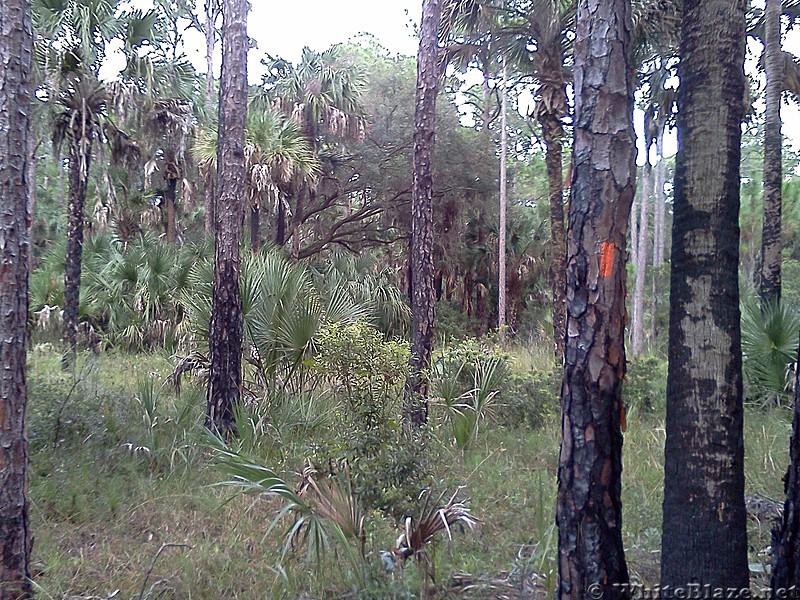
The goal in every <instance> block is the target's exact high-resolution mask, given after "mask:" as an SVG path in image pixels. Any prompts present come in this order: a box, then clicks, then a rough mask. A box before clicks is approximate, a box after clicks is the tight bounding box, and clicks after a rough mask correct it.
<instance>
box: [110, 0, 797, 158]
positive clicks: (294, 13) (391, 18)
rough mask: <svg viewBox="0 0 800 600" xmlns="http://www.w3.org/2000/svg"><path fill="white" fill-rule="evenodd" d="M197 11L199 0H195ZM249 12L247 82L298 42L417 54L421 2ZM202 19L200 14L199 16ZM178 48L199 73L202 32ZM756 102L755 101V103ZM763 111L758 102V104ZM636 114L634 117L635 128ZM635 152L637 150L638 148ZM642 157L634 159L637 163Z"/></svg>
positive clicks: (298, 4) (339, 1) (786, 121)
mask: <svg viewBox="0 0 800 600" xmlns="http://www.w3.org/2000/svg"><path fill="white" fill-rule="evenodd" d="M196 3H197V5H198V10H200V11H202V7H203V3H204V2H203V0H196ZM130 4H131V5H133V6H136V7H139V8H143V9H147V8H151V7H152V5H153V3H152V0H130ZM250 4H251V11H250V15H249V20H248V33H249V35H250V37H251V38H252V39H254V40H255V43H256V44H257V48H256V49H255V50H253V51H251V52H250V59H249V64H248V69H249V72H248V78H249V80H250V82H251V83H258V82H260V81H261V76H262V74H263V73H264V67H263V66H262V65H261V59H262V58H263V57H264V55H265V53H269V54H271V55H273V56H280V57H282V58H285V59H287V60H289V61H291V62H297V61H298V60H299V59H300V55H301V52H302V49H303V47H304V46H309V47H311V48H312V49H313V50H317V51H322V50H326V49H327V48H329V47H330V46H332V45H333V44H336V43H339V42H346V41H351V40H352V41H357V40H358V39H359V38H360V37H363V36H372V37H374V38H375V39H376V40H377V41H378V42H379V43H380V44H381V45H382V46H384V47H385V48H386V49H387V50H388V51H389V52H391V53H397V54H405V55H414V54H416V52H417V39H416V38H415V33H414V32H415V29H416V26H417V24H418V23H419V18H420V11H421V6H422V2H421V0H294V1H292V0H290V1H289V2H274V1H272V0H250ZM201 22H202V17H201ZM758 46H759V44H758V43H757V42H754V41H752V40H751V41H749V42H748V47H749V49H751V50H753V51H755V52H758V51H759V50H760V49H759V47H758ZM783 46H784V49H785V50H789V51H791V52H793V53H794V54H796V55H797V54H800V31H797V30H792V31H789V33H788V35H786V36H785V39H784V43H783ZM184 51H185V52H186V55H187V56H188V57H189V59H190V60H191V61H192V63H193V64H194V66H195V68H196V69H197V70H198V72H200V73H205V69H206V64H205V42H204V39H203V36H202V33H200V32H199V31H196V30H189V31H187V33H186V36H185V40H184ZM219 54H220V49H219V44H217V51H216V55H217V56H216V61H215V68H216V75H217V76H219ZM754 66H755V60H754V59H753V57H752V53H751V52H749V53H748V69H747V70H748V71H749V72H753V70H754ZM121 68H122V65H121V57H117V59H116V60H114V59H113V57H112V59H111V60H110V61H109V64H108V65H107V67H106V69H104V74H105V76H107V77H109V78H111V77H114V76H115V75H116V73H117V72H118V71H119V69H121ZM757 106H758V105H757ZM761 110H763V102H761ZM782 118H783V133H784V135H785V136H787V142H788V144H787V145H788V146H790V147H791V148H793V149H794V150H796V151H800V108H798V106H797V104H796V103H794V102H786V101H784V103H783V109H782ZM641 120H642V116H641V114H637V118H636V119H635V121H636V125H637V131H639V132H640V131H641V127H642V125H641ZM676 145H677V143H676V139H675V135H674V131H673V132H671V134H668V135H667V138H666V139H665V148H664V150H665V154H666V155H668V156H669V155H672V154H674V153H675V150H676ZM640 156H641V152H640ZM641 162H642V160H641V158H640V160H639V163H641Z"/></svg>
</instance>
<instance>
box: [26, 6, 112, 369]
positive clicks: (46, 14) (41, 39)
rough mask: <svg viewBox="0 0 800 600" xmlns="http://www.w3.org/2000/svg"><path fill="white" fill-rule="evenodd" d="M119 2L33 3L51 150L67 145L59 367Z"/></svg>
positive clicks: (70, 328) (74, 318) (68, 338)
mask: <svg viewBox="0 0 800 600" xmlns="http://www.w3.org/2000/svg"><path fill="white" fill-rule="evenodd" d="M118 4H119V0H74V1H67V0H35V1H34V11H33V14H34V28H35V30H36V33H37V36H36V48H35V50H36V54H37V59H38V63H39V64H38V67H39V70H40V76H41V77H42V78H43V80H44V88H45V90H46V92H47V94H48V97H49V99H50V100H51V101H52V102H53V104H54V105H55V106H56V107H57V108H56V111H57V113H56V122H55V126H54V139H55V142H56V152H57V153H58V152H59V150H58V149H59V148H60V145H61V142H62V141H63V140H67V141H68V146H69V150H68V154H69V202H68V209H67V210H68V215H67V254H66V267H65V273H64V341H65V342H66V343H67V353H66V354H65V363H64V364H65V366H67V365H69V364H71V363H72V361H73V357H74V354H75V348H76V335H77V324H78V302H79V291H80V280H81V254H82V245H83V213H84V204H85V200H86V191H87V186H88V180H89V167H90V163H91V159H92V145H93V143H94V142H95V141H96V140H97V139H98V138H100V136H101V127H102V124H101V123H102V118H103V116H104V114H105V110H106V102H107V94H106V89H105V87H104V86H103V84H102V83H101V82H100V81H99V79H98V72H99V70H100V64H101V61H102V59H103V57H104V56H105V47H106V43H107V42H108V41H109V40H110V39H111V38H112V37H114V36H116V35H117V34H118V33H119V25H118V21H117V20H116V19H115V16H116V9H117V6H118Z"/></svg>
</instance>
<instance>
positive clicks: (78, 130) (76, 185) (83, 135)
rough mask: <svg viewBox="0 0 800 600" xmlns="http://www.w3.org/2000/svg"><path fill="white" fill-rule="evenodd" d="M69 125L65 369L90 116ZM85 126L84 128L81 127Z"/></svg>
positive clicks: (77, 285)
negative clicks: (82, 121) (71, 125)
mask: <svg viewBox="0 0 800 600" xmlns="http://www.w3.org/2000/svg"><path fill="white" fill-rule="evenodd" d="M76 121H78V122H77V123H76V124H75V125H74V126H73V128H72V131H71V133H70V138H69V183H68V186H69V192H68V193H69V201H68V205H67V256H66V261H65V264H64V342H65V344H66V346H67V347H66V352H65V354H64V359H63V364H62V366H64V367H65V368H69V367H71V366H72V365H73V364H74V363H75V353H76V350H77V337H78V317H79V315H78V308H79V304H80V293H81V261H82V259H83V218H84V215H83V213H84V204H85V203H86V190H87V186H88V183H89V167H90V165H91V160H92V138H93V137H94V128H93V125H94V123H93V120H92V118H91V116H88V115H87V116H86V117H84V121H85V123H80V121H81V119H80V118H77V119H76ZM84 125H85V127H84Z"/></svg>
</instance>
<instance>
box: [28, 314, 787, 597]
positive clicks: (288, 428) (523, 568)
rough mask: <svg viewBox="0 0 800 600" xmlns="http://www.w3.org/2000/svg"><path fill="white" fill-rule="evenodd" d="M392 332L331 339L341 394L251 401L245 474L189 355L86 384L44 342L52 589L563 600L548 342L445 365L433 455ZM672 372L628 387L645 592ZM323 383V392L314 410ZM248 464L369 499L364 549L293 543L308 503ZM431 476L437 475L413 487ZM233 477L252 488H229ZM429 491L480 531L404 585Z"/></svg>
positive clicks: (347, 332)
mask: <svg viewBox="0 0 800 600" xmlns="http://www.w3.org/2000/svg"><path fill="white" fill-rule="evenodd" d="M376 332H377V330H375V329H372V328H369V327H367V326H364V325H360V324H354V325H346V326H341V327H328V328H327V329H324V330H323V331H322V333H321V334H320V338H319V343H318V350H317V352H316V353H315V355H314V358H313V360H311V361H308V364H307V365H306V366H307V368H308V369H309V371H310V372H317V373H320V372H325V373H326V375H325V378H324V379H325V383H324V385H320V386H319V387H318V388H315V387H314V386H311V385H309V386H308V388H307V390H308V391H307V392H306V393H305V394H299V395H291V396H289V395H287V396H285V397H283V398H281V399H277V398H275V397H266V396H265V397H264V398H260V399H259V401H255V400H254V401H253V402H252V403H250V404H249V407H248V409H247V410H246V411H243V412H242V414H241V415H240V416H239V419H238V430H239V433H240V439H239V440H238V441H237V442H236V443H235V444H234V445H233V447H232V448H233V449H232V451H230V452H232V453H233V454H236V455H237V456H238V457H239V458H240V459H241V460H239V461H238V462H237V461H233V462H231V461H230V460H225V457H224V456H222V455H220V453H219V448H216V447H215V445H214V444H213V443H212V442H211V441H210V439H209V436H208V434H207V433H206V432H205V430H204V428H203V426H202V425H203V419H204V410H205V395H204V392H203V390H202V387H201V386H200V385H199V382H198V381H197V380H192V379H191V378H189V379H187V380H185V381H184V382H183V384H182V385H181V387H180V393H177V392H176V390H175V386H174V380H173V379H172V377H171V376H172V374H173V370H174V360H172V358H171V356H170V355H169V353H167V352H165V351H156V352H153V353H150V354H142V353H140V354H135V355H133V354H126V353H123V352H120V351H112V352H109V353H103V354H94V353H92V352H89V351H87V352H84V353H83V354H82V355H81V356H80V357H79V361H78V364H77V366H76V370H75V372H74V375H73V374H72V373H66V372H62V371H61V369H60V367H59V363H60V355H59V354H58V353H57V352H56V351H55V349H54V348H53V347H52V346H51V345H50V344H48V343H40V344H38V345H37V346H36V347H35V348H34V349H33V351H32V353H31V367H32V368H31V372H30V377H29V385H30V394H31V399H30V412H29V436H30V443H31V480H30V494H31V506H32V522H33V523H34V527H35V532H36V539H35V545H34V554H33V566H34V571H35V574H36V577H35V581H36V584H37V587H38V589H39V592H40V596H41V597H43V598H49V597H52V598H62V597H83V598H86V597H98V598H107V597H111V596H112V595H113V594H114V593H115V592H116V594H117V596H116V597H122V598H131V597H132V598H139V597H141V598H157V597H170V598H190V597H191V598H221V597H225V598H286V597H306V598H309V597H314V598H343V597H352V598H405V597H408V598H411V597H417V596H418V594H419V592H420V586H421V585H422V584H423V581H425V585H426V586H430V587H432V588H434V587H435V590H436V593H437V594H438V595H439V597H448V596H450V595H459V596H461V595H466V596H467V597H470V596H472V597H486V598H490V597H497V596H498V595H500V594H505V595H507V596H508V597H531V595H532V594H533V595H534V597H541V598H545V597H550V593H551V592H552V590H553V588H554V586H555V584H556V577H557V565H556V563H555V560H556V537H557V532H556V529H555V526H554V517H553V510H554V507H553V502H552V498H553V495H554V488H555V474H556V469H557V461H558V430H559V427H558V417H557V414H558V410H557V397H558V395H557V392H558V388H557V377H556V376H555V374H554V371H553V369H552V364H551V361H552V359H551V358H550V354H549V351H550V348H549V344H548V343H546V342H541V343H540V344H539V346H534V347H533V348H532V349H528V350H523V349H521V348H513V349H511V350H510V351H509V352H501V351H499V350H497V349H494V347H493V346H491V345H490V344H488V343H487V342H483V341H478V340H468V341H465V342H461V343H458V344H455V345H452V346H449V347H448V348H447V349H446V350H444V351H442V352H441V353H440V354H439V356H438V361H437V365H438V366H437V374H436V382H437V384H436V392H435V395H436V396H437V397H438V398H437V400H436V404H435V407H434V410H433V419H432V423H431V427H430V432H429V433H430V435H429V436H428V437H427V440H426V453H425V456H424V460H423V456H422V455H420V454H419V453H418V452H415V451H411V450H409V449H407V448H406V447H405V446H404V444H403V441H402V439H401V438H400V436H399V435H398V431H397V430H398V421H399V411H400V407H399V403H398V402H399V401H398V390H397V387H396V386H397V379H396V378H397V377H398V374H399V373H400V372H401V371H402V370H403V369H404V368H405V367H404V357H405V353H406V352H407V349H406V348H405V346H404V344H401V343H398V342H393V341H385V339H384V338H383V336H382V335H380V334H376ZM481 349H482V350H483V351H481ZM456 365H457V366H456ZM498 370H502V377H500V373H499V371H498ZM665 374H666V369H665V362H664V360H663V359H662V358H658V357H650V358H645V359H642V360H640V361H636V362H634V363H632V364H631V366H630V369H629V380H628V382H627V387H626V390H627V391H626V394H627V396H626V402H627V404H628V417H627V421H628V422H627V433H626V438H625V451H624V470H625V478H624V484H623V503H624V514H625V521H626V528H625V531H626V538H625V544H626V553H627V555H628V557H629V564H630V567H631V571H632V574H633V577H634V579H635V580H638V581H641V582H643V583H651V584H653V583H657V581H658V565H659V550H660V528H661V522H660V520H661V496H662V483H663V481H662V480H663V462H662V461H663V456H662V454H663V443H664V425H663V420H664V404H663V398H664V394H663V388H664V386H665ZM492 377H494V379H492ZM401 379H402V378H401ZM487 379H489V380H491V381H493V382H494V384H493V385H491V386H490V387H491V388H492V389H491V391H490V392H488V393H486V394H484V396H483V397H481V393H482V392H477V391H475V390H476V389H478V388H480V386H478V385H476V383H481V382H483V383H488V382H487ZM521 381H524V382H525V383H524V385H523V384H522V383H520V382H521ZM400 385H402V382H401V384H400ZM323 388H324V390H326V391H325V393H324V397H323V396H318V397H314V396H313V394H315V393H320V394H322V391H321V390H322V389H323ZM484 389H486V388H484ZM659 390H662V391H661V392H660V393H659ZM378 414H381V415H382V416H383V417H382V418H380V419H379V418H377V415H378ZM790 416H791V414H790V411H789V410H787V409H784V408H781V407H778V408H774V407H770V408H769V409H765V408H764V407H763V406H760V405H758V406H757V405H751V406H749V407H748V409H747V413H746V421H745V427H746V432H745V433H746V435H745V440H746V443H747V482H748V483H747V486H748V487H747V490H746V494H747V496H748V497H749V498H751V499H752V501H753V502H756V503H758V501H760V502H761V503H762V504H764V505H765V506H767V507H769V506H771V505H770V503H769V502H768V500H767V499H779V498H780V497H781V494H782V482H781V477H782V475H783V473H784V471H785V467H786V464H787V462H788V452H787V444H786V440H787V439H788V436H789V432H790V425H791V423H790ZM462 422H463V423H466V424H462ZM464 428H466V429H467V430H469V433H468V434H465V433H463V431H464ZM463 436H467V437H466V438H465V437H463ZM465 439H466V440H468V442H466V443H465V441H464V440H465ZM228 458H230V457H228ZM237 465H238V466H237ZM242 465H250V466H251V467H255V466H257V467H259V468H260V469H261V471H260V473H261V475H263V474H264V472H265V471H271V472H272V474H274V475H275V476H277V477H278V478H280V479H281V480H283V481H284V482H285V484H286V486H287V488H288V490H287V492H289V493H291V494H295V493H299V491H300V490H301V489H302V485H301V484H302V482H303V481H304V476H305V477H307V476H308V471H307V468H308V467H309V465H311V466H313V467H314V468H315V469H316V471H317V473H316V475H315V478H316V479H315V480H316V481H318V482H320V483H321V484H324V485H328V487H326V488H325V489H323V490H322V492H323V493H324V492H325V491H326V490H327V491H328V492H329V491H330V490H331V489H336V490H339V491H342V492H343V493H344V497H345V498H347V499H348V501H352V502H353V503H355V504H357V506H358V510H359V514H361V515H363V517H364V519H363V539H358V538H357V537H356V538H350V537H347V536H344V537H342V536H337V535H335V534H333V533H332V531H333V530H332V529H330V527H328V528H327V529H325V517H324V516H323V517H320V516H319V514H317V518H319V519H320V521H321V523H320V525H321V532H320V535H321V536H323V538H324V541H323V542H322V545H323V547H320V548H314V547H312V546H309V545H308V543H309V542H311V541H313V540H305V542H304V541H303V538H301V537H297V538H296V539H294V538H293V533H292V531H291V528H292V526H293V524H295V523H296V522H297V520H298V519H299V517H302V516H303V513H302V512H298V511H297V510H288V511H285V512H282V511H283V509H285V508H286V507H287V502H286V500H285V498H284V497H282V496H281V495H278V494H272V495H263V494H259V493H257V494H239V493H237V492H238V491H239V490H240V489H241V488H242V487H246V486H242V485H241V484H244V483H247V484H248V486H249V490H246V491H263V489H262V490H258V489H255V488H254V486H252V485H251V484H254V483H257V482H255V481H252V479H254V477H251V478H250V479H251V480H250V481H248V479H247V475H248V474H247V472H244V471H242V470H241V468H242ZM412 465H413V467H414V469H415V472H417V473H424V476H423V477H419V478H406V477H405V470H406V469H409V468H410V467H411V466H412ZM237 468H238V469H239V470H238V471H237ZM304 470H305V474H304ZM242 473H244V477H242V476H241V475H242ZM237 475H239V477H237ZM255 479H257V478H255ZM226 481H237V482H238V484H240V485H239V486H238V487H231V486H228V485H220V483H221V482H226ZM329 481H331V482H335V483H330V484H327V483H326V482H329ZM261 483H262V488H263V487H264V486H265V485H267V484H266V483H265V482H264V481H261ZM335 485H338V487H333V486H335ZM426 489H428V490H430V495H431V496H432V499H431V502H433V501H435V500H437V499H439V500H440V501H441V502H440V503H442V504H443V503H445V502H446V501H447V500H448V499H449V498H450V497H451V496H452V495H453V494H454V493H456V494H457V497H458V500H459V501H463V502H465V503H467V504H466V506H468V507H469V511H470V514H471V516H472V518H474V520H475V521H477V524H476V525H475V527H474V529H472V528H470V527H469V526H466V525H465V524H464V523H462V524H461V525H459V524H454V525H453V526H452V528H451V529H452V531H451V534H452V539H448V536H447V534H446V533H444V534H443V535H440V536H438V537H437V538H436V539H435V540H434V541H433V542H432V545H431V547H430V551H429V553H428V555H429V557H430V567H424V566H423V565H422V564H421V563H420V562H418V561H409V562H408V564H407V565H405V567H404V568H403V566H402V564H401V563H398V564H397V566H396V568H395V569H394V570H393V571H390V570H389V567H387V563H386V561H385V560H384V558H383V557H384V556H385V555H386V553H387V552H390V551H391V549H392V548H394V547H395V544H396V541H397V538H398V536H399V535H400V534H401V533H403V531H404V522H403V517H404V516H406V515H411V516H413V517H414V518H417V517H418V516H419V514H420V511H421V510H423V508H424V506H423V505H424V501H425V498H426V496H424V495H423V497H422V498H421V499H420V498H419V494H420V493H421V492H422V491H423V490H426ZM442 494H444V496H442ZM329 497H330V494H329ZM318 506H319V505H318ZM340 507H341V505H340ZM340 512H341V511H340ZM766 514H767V516H764V513H763V512H760V513H759V512H756V513H754V515H755V516H757V517H758V518H759V519H761V521H758V520H756V519H755V518H754V519H752V520H751V527H750V547H751V569H752V570H753V572H754V574H755V578H756V583H757V582H758V579H757V577H758V575H757V574H758V573H759V572H762V571H763V568H762V566H761V565H762V562H764V561H768V557H767V556H766V555H765V554H764V552H763V550H764V549H765V548H767V547H768V543H769V530H770V527H771V523H770V522H769V513H768V511H767V513H766ZM341 516H342V515H340V517H341ZM345 520H346V519H345ZM299 533H300V535H301V536H302V535H303V532H302V530H301V531H300V532H299ZM287 536H288V537H287ZM287 544H288V545H287ZM317 551H321V552H323V553H324V554H322V555H321V556H317V555H316V552H317ZM382 553H383V554H382ZM354 557H355V560H353V558H354ZM428 569H429V570H430V574H431V575H432V577H433V579H432V580H431V579H430V578H429V577H428V576H427V575H426V574H425V573H426V570H428Z"/></svg>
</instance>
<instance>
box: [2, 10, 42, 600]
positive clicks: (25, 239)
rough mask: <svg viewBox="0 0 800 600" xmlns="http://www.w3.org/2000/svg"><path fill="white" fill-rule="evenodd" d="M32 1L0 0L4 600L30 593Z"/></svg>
mask: <svg viewBox="0 0 800 600" xmlns="http://www.w3.org/2000/svg"><path fill="white" fill-rule="evenodd" d="M31 39H32V33H31V4H30V1H29V0H9V1H7V2H3V3H0V63H1V64H2V65H3V74H2V84H0V265H2V267H0V340H2V344H0V598H2V599H3V600H6V599H8V600H17V599H22V598H32V597H33V590H32V586H31V582H30V576H31V573H30V566H29V565H30V552H31V545H32V540H31V534H30V526H29V520H28V495H27V484H26V479H27V468H28V440H27V437H26V433H25V410H26V404H27V387H26V367H25V357H26V345H27V340H26V338H27V323H28V274H29V261H30V248H31V245H30V222H31V214H30V211H29V202H30V197H31V194H32V188H33V185H34V182H33V180H32V179H31V178H30V175H31V174H32V172H33V167H32V165H31V161H32V156H31V149H32V147H31V144H30V140H31V122H30V104H31V102H30V99H31V95H32V85H31V75H32V48H31V45H32V44H31Z"/></svg>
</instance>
